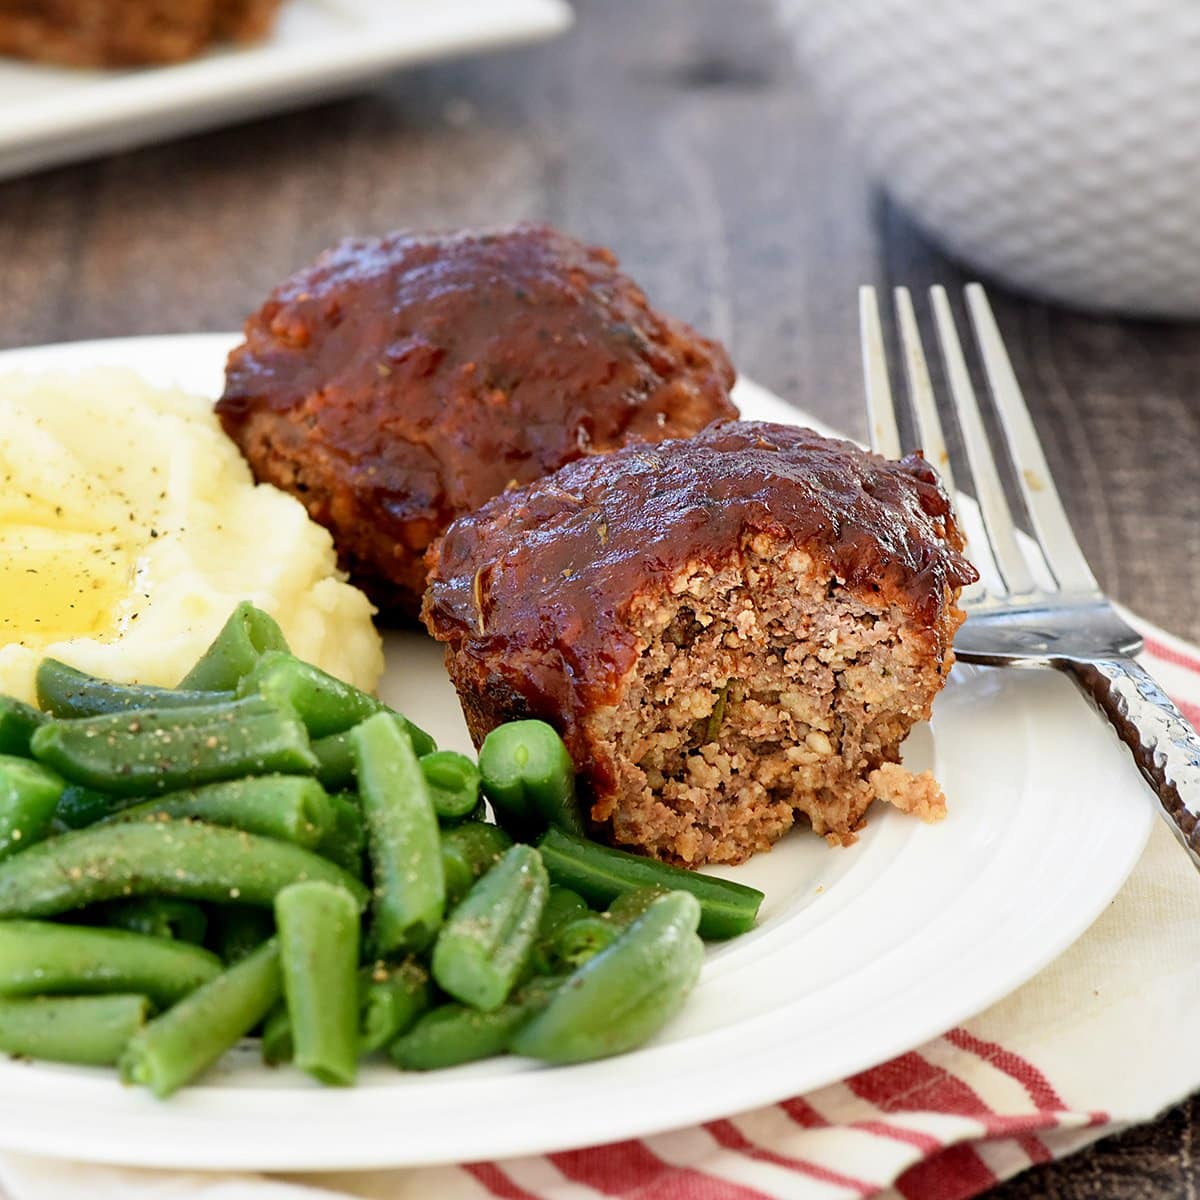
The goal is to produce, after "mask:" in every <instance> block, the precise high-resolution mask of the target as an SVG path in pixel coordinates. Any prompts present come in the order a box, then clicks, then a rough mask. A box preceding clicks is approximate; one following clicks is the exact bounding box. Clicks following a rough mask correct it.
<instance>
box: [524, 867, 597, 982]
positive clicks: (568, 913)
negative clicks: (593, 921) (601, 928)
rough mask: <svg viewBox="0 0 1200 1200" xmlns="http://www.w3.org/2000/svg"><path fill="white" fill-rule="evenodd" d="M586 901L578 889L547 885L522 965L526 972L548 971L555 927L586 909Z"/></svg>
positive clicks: (545, 973)
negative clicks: (548, 888)
mask: <svg viewBox="0 0 1200 1200" xmlns="http://www.w3.org/2000/svg"><path fill="white" fill-rule="evenodd" d="M589 911H590V910H589V909H588V906H587V904H586V903H585V902H584V899H583V897H582V896H580V895H579V893H578V892H573V891H571V889H570V888H565V887H559V886H558V885H557V884H554V885H552V886H551V888H550V891H549V892H548V893H547V895H546V907H545V908H543V909H542V919H541V921H539V922H538V931H537V937H536V938H534V941H533V951H532V953H531V954H530V956H529V962H528V964H527V965H526V968H525V970H526V974H533V975H548V974H550V973H551V972H552V971H553V970H554V957H553V956H554V939H555V936H556V935H557V934H558V931H559V930H560V929H562V928H563V926H565V925H569V924H570V923H571V922H572V921H575V920H578V919H579V918H580V917H586V916H587V915H588V913H589Z"/></svg>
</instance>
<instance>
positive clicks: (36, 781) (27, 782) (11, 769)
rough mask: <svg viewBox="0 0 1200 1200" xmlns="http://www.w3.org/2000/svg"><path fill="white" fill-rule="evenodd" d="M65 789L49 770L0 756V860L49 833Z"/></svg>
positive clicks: (56, 775) (55, 775)
mask: <svg viewBox="0 0 1200 1200" xmlns="http://www.w3.org/2000/svg"><path fill="white" fill-rule="evenodd" d="M64 786H65V785H64V783H63V779H62V777H61V776H60V775H58V774H57V773H56V772H54V771H51V770H50V769H49V768H48V767H43V766H42V765H41V764H39V763H35V762H31V761H30V760H29V759H27V758H17V757H16V756H15V755H9V754H0V861H2V860H4V859H6V858H10V857H11V856H12V855H14V854H16V853H18V852H19V851H21V850H24V849H26V847H28V846H32V845H34V844H35V843H37V842H40V841H41V840H42V839H43V838H44V837H46V836H47V834H49V832H50V822H51V821H53V820H54V814H55V812H56V811H57V809H58V801H59V798H60V797H61V796H62V793H63V787H64Z"/></svg>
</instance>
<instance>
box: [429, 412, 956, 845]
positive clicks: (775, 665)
mask: <svg viewBox="0 0 1200 1200" xmlns="http://www.w3.org/2000/svg"><path fill="white" fill-rule="evenodd" d="M962 549H963V539H962V537H961V535H960V534H959V531H958V527H957V525H956V524H955V521H954V518H953V516H952V514H951V511H950V505H949V502H948V500H947V498H946V495H945V493H944V492H943V491H942V489H941V487H940V485H939V483H938V480H937V477H936V475H935V473H934V471H933V469H932V468H931V467H930V466H929V465H928V464H927V463H926V462H925V461H924V459H922V458H920V457H919V456H914V457H910V458H907V459H904V460H903V461H901V462H889V461H887V460H885V459H882V458H879V457H877V456H876V455H873V454H869V453H867V452H865V451H862V450H859V449H858V448H857V447H855V446H853V445H851V444H850V443H848V442H843V441H835V440H831V439H827V438H824V437H821V436H819V435H817V434H815V433H813V432H812V431H811V430H806V429H798V428H794V427H791V426H784V425H772V424H761V423H751V422H721V423H719V424H715V425H713V426H712V427H710V428H709V429H706V430H705V431H704V432H703V433H701V434H700V435H699V436H697V437H695V438H692V439H690V440H672V441H666V442H663V443H661V444H660V445H658V446H653V447H649V446H628V447H625V448H624V449H621V450H618V451H615V452H613V453H611V454H607V455H596V456H593V457H590V458H586V459H583V460H582V461H579V462H575V463H572V464H570V465H568V466H566V467H563V468H562V469H561V470H560V471H558V472H556V473H555V474H554V475H552V476H550V477H549V478H546V479H542V480H539V481H537V482H535V483H533V484H530V485H529V486H528V487H525V488H522V489H520V490H518V491H512V492H507V493H505V494H503V495H501V496H497V497H496V498H495V499H493V500H491V501H490V502H489V503H487V504H486V505H484V507H483V508H482V509H481V510H479V512H477V513H475V514H473V515H470V516H465V517H462V518H460V519H459V520H458V521H456V522H455V523H454V524H453V525H452V526H451V527H450V529H449V530H448V531H447V533H446V535H445V537H444V538H443V540H442V541H441V542H440V544H439V545H437V546H436V547H435V548H434V549H433V550H431V552H430V565H431V575H430V586H429V592H428V595H427V597H426V601H425V621H426V624H427V625H428V627H429V630H430V632H432V633H433V635H434V636H435V637H437V638H439V639H440V640H441V641H443V642H445V643H446V644H447V653H446V660H447V665H448V667H449V670H450V674H451V677H452V678H453V680H454V683H455V686H456V688H457V689H458V693H459V697H460V699H461V700H462V704H463V709H464V711H465V713H466V716H467V722H468V724H469V726H470V728H471V733H472V736H473V737H474V738H475V739H476V741H477V742H478V741H480V740H481V739H482V738H483V737H484V735H485V734H486V733H487V732H488V731H489V730H490V729H492V728H493V727H494V726H496V725H498V724H500V723H501V722H503V721H507V720H511V719H514V718H519V717H529V716H532V717H539V718H542V719H544V720H547V721H549V722H551V723H552V724H554V725H555V726H556V727H557V728H558V729H559V730H560V732H561V733H562V735H563V737H564V740H565V741H566V743H567V746H568V748H569V749H570V751H571V754H572V756H573V757H574V759H575V762H576V765H577V767H578V769H579V770H580V772H581V778H582V781H583V784H584V791H585V796H586V799H587V800H588V801H589V802H590V804H591V817H592V819H593V821H594V823H595V825H596V826H597V827H598V829H599V830H600V831H601V832H604V833H606V834H607V835H608V836H609V837H610V838H611V839H612V840H614V841H616V842H618V843H621V844H624V845H627V846H632V847H637V848H640V849H642V850H644V851H646V852H647V853H649V854H651V855H654V856H655V857H658V858H662V859H666V860H668V861H672V862H678V863H683V864H686V865H692V866H695V865H699V864H701V863H706V862H710V863H712V862H729V863H733V862H740V861H742V860H743V859H745V858H746V857H748V856H749V855H750V854H752V853H754V852H755V851H758V850H763V849H766V848H767V847H768V846H770V845H771V844H772V843H773V842H774V841H775V840H776V839H778V838H779V837H780V836H781V835H782V834H783V833H784V832H785V831H786V830H787V829H789V828H790V827H791V826H792V824H793V823H794V822H795V820H796V819H797V817H798V816H802V817H803V818H805V819H807V821H808V822H809V823H810V824H811V826H812V828H813V829H814V830H815V831H816V832H817V833H820V834H824V835H825V836H826V837H828V838H829V839H830V840H832V841H839V842H845V841H851V840H853V837H854V833H855V831H856V830H857V829H859V827H860V826H861V825H862V823H863V819H864V814H865V813H866V810H867V808H868V806H869V805H870V804H871V802H872V800H874V799H877V798H878V799H884V800H887V801H890V802H891V803H893V804H895V805H896V806H897V807H899V808H902V809H906V810H909V811H915V812H917V813H918V814H920V815H921V816H923V817H926V818H927V819H933V818H935V817H937V816H939V815H941V813H942V812H943V811H944V801H943V799H942V796H941V792H940V790H939V789H938V787H937V785H936V783H935V782H934V781H933V779H932V777H931V776H930V775H928V773H926V774H924V775H922V776H919V777H914V776H912V775H910V774H909V773H908V772H906V771H905V770H904V769H903V768H902V767H900V766H899V765H897V764H898V761H899V757H900V753H899V751H900V743H901V741H902V740H903V739H904V737H905V735H906V734H907V733H908V731H909V729H910V728H911V726H912V725H913V723H914V722H916V721H918V720H921V719H924V718H927V717H928V716H929V713H930V708H931V705H932V702H933V698H934V696H935V695H936V694H937V692H938V690H939V689H940V688H941V686H942V683H943V681H944V679H945V677H946V675H947V673H948V672H949V670H950V666H951V663H952V662H953V653H952V651H951V643H952V641H953V637H954V631H955V630H956V628H957V627H958V625H959V623H960V622H961V620H962V613H961V611H960V610H959V609H958V607H957V604H956V601H957V598H958V594H959V591H960V589H961V588H962V587H963V585H965V584H966V583H968V582H971V581H972V580H973V579H974V578H975V577H976V576H975V571H974V569H973V568H972V567H971V566H970V564H969V563H968V562H967V561H966V560H965V559H964V558H963V556H962V553H961V551H962Z"/></svg>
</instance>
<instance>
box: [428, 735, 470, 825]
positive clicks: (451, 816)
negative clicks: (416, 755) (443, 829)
mask: <svg viewBox="0 0 1200 1200" xmlns="http://www.w3.org/2000/svg"><path fill="white" fill-rule="evenodd" d="M421 770H422V771H423V772H424V773H425V782H426V783H427V784H428V785H429V794H430V797H431V798H432V800H433V811H434V812H435V813H437V816H438V820H439V821H441V822H443V823H447V824H449V823H453V822H455V821H461V820H463V819H464V818H465V817H469V816H470V815H471V814H472V813H473V812H474V811H475V809H476V808H477V807H478V805H479V768H478V767H477V766H476V765H475V764H474V763H473V762H472V761H471V760H470V759H469V758H468V757H467V756H466V755H465V754H459V753H457V752H456V751H454V750H435V751H434V752H433V753H432V754H425V755H422V757H421Z"/></svg>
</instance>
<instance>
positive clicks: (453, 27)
mask: <svg viewBox="0 0 1200 1200" xmlns="http://www.w3.org/2000/svg"><path fill="white" fill-rule="evenodd" d="M468 16H471V17H472V18H473V19H472V21H471V22H468V21H467V20H466V18H467V17H468ZM423 17H424V19H425V26H424V27H423V28H422V29H421V31H420V33H419V35H418V36H413V33H412V27H411V26H405V25H404V24H402V23H399V22H395V21H387V20H381V19H379V18H378V16H377V14H374V13H372V11H371V10H370V9H369V8H366V9H364V11H363V12H362V14H361V15H358V20H359V25H358V26H357V27H350V28H347V29H346V30H345V31H344V32H340V33H337V34H336V35H334V36H332V37H312V38H308V37H305V38H303V39H297V40H296V41H293V42H280V41H278V40H276V39H275V38H272V37H268V38H267V40H265V41H263V42H260V43H257V44H252V45H249V46H245V47H234V48H229V49H221V50H218V51H216V52H212V53H209V54H205V55H202V56H200V57H199V58H195V59H191V60H188V61H186V62H182V63H172V64H167V65H163V66H152V67H147V68H142V69H136V70H130V69H118V70H116V71H113V72H112V73H105V72H104V70H103V69H100V70H96V71H88V70H85V71H83V72H82V74H81V77H80V82H79V84H78V85H77V86H75V87H69V88H65V89H60V88H58V87H51V88H50V89H49V90H48V93H47V94H46V95H45V96H44V97H43V98H39V99H37V101H36V105H35V104H33V103H30V102H29V99H28V97H26V98H25V102H24V103H23V104H19V105H14V106H13V109H12V111H11V112H10V113H8V114H3V115H0V173H3V174H9V173H10V172H20V171H22V170H30V169H38V168H39V167H41V166H48V165H51V164H52V163H55V162H64V161H68V160H70V159H72V158H76V157H80V156H83V155H86V154H87V152H88V145H89V143H88V141H87V139H89V138H91V139H94V140H95V142H96V143H97V145H99V144H100V143H101V142H102V141H104V139H106V138H111V137H112V136H113V135H115V134H117V133H118V132H120V131H129V132H131V133H132V134H133V137H132V138H130V139H126V138H121V139H120V140H119V144H121V145H123V146H133V145H142V144H147V143H148V142H152V141H154V140H156V138H157V137H160V136H165V134H164V133H163V131H161V130H157V129H153V128H150V127H149V126H150V122H151V121H152V120H154V119H160V120H168V121H169V120H170V119H171V118H176V119H175V120H174V121H173V122H172V123H171V124H170V129H171V130H174V131H176V132H178V131H183V130H191V131H196V130H200V129H204V128H211V127H213V126H215V125H220V124H224V123H229V122H231V121H233V122H235V121H237V120H239V119H247V118H248V117H249V116H250V115H251V114H255V113H257V114H262V113H265V112H268V111H270V110H271V109H272V108H273V107H275V108H277V107H278V106H279V105H281V104H286V103H288V102H289V100H291V101H293V102H294V101H296V100H297V98H298V96H297V93H299V98H301V99H302V97H303V96H320V95H325V96H328V95H331V94H333V93H334V92H336V91H337V90H338V89H346V88H348V87H351V86H353V84H354V83H355V82H356V81H365V80H369V79H371V78H374V77H376V76H378V75H380V74H383V73H385V72H387V71H388V70H391V69H393V68H399V67H403V66H407V65H416V64H418V63H421V62H428V61H431V60H434V59H440V58H450V57H454V56H456V55H461V54H469V53H477V52H482V51H485V50H496V49H501V48H504V47H507V46H513V45H517V44H521V43H528V42H535V41H540V40H544V39H548V38H552V37H554V36H556V35H558V34H560V33H562V32H564V31H565V30H567V29H568V28H570V27H571V25H572V24H573V22H574V12H573V10H572V9H571V7H570V5H569V4H568V3H567V0H489V3H488V4H486V5H484V6H482V8H481V7H480V6H479V5H475V4H472V3H471V0H441V2H440V4H439V5H436V6H434V8H433V9H430V10H428V11H427V12H425V13H424V14H423ZM6 68H16V69H19V70H21V71H37V70H38V69H43V68H44V69H46V70H47V71H54V72H59V71H63V70H69V69H70V68H61V67H56V66H55V65H53V64H43V63H35V62H28V61H25V60H20V59H0V73H2V72H3V71H4V70H5V69H6ZM206 104H211V105H212V106H213V108H214V110H215V111H210V112H205V111H203V110H202V106H204V105H206ZM231 106H232V107H233V108H234V109H236V111H235V112H234V113H233V114H232V115H229V114H227V113H226V112H225V110H226V109H228V108H229V107H231ZM179 118H182V123H181V122H180V120H179ZM210 118H211V119H210ZM137 122H146V123H147V128H145V129H142V130H140V131H139V130H138V129H137V127H136V123H137ZM131 126H133V128H132V130H131V128H130V127H131ZM105 144H106V145H107V144H108V143H107V142H105ZM10 163H11V164H12V165H11V167H10ZM23 164H27V165H23Z"/></svg>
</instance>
